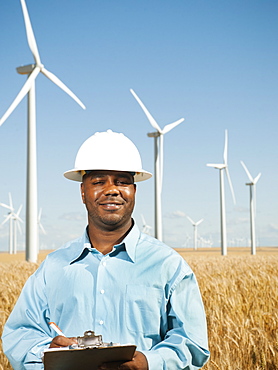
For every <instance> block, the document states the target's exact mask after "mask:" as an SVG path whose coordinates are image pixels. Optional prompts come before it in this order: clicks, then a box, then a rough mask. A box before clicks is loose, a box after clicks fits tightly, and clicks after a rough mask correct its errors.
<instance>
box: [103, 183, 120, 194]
mask: <svg viewBox="0 0 278 370" xmlns="http://www.w3.org/2000/svg"><path fill="white" fill-rule="evenodd" d="M118 194H120V191H119V189H118V186H117V185H116V184H115V183H114V182H109V183H108V184H107V186H106V188H105V195H118Z"/></svg>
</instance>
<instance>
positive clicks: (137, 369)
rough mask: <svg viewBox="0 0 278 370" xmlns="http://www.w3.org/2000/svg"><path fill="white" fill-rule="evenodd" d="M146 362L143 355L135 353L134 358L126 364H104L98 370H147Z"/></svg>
mask: <svg viewBox="0 0 278 370" xmlns="http://www.w3.org/2000/svg"><path fill="white" fill-rule="evenodd" d="M148 369H149V366H148V361H147V359H146V356H145V355H143V353H141V352H138V351H136V352H135V354H134V357H133V359H132V360H131V361H128V362H124V363H121V362H106V363H104V364H102V365H100V366H99V368H98V370H148Z"/></svg>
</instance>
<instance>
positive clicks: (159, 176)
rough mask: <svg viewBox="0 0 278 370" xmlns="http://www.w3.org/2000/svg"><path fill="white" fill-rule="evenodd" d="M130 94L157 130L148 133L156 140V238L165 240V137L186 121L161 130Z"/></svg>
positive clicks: (179, 121)
mask: <svg viewBox="0 0 278 370" xmlns="http://www.w3.org/2000/svg"><path fill="white" fill-rule="evenodd" d="M130 92H131V93H132V95H133V96H134V98H135V99H136V100H137V102H138V103H139V105H140V106H141V108H142V109H143V111H144V113H145V114H146V116H147V118H148V120H149V122H150V124H151V125H152V127H153V128H154V129H155V130H156V131H155V132H152V133H148V136H149V137H153V138H154V163H155V166H154V167H155V171H154V172H155V237H156V238H157V239H158V240H161V241H162V239H163V236H162V235H163V232H162V208H161V194H162V180H163V135H164V134H166V133H167V132H169V131H171V130H172V129H173V128H174V127H176V126H177V125H179V124H180V123H181V122H183V121H184V118H181V119H179V120H178V121H175V122H173V123H169V124H168V125H166V126H165V127H164V128H163V129H161V128H160V127H159V125H158V123H157V122H156V121H155V119H154V118H153V116H152V115H151V114H150V113H149V111H148V110H147V108H146V107H145V105H144V104H143V103H142V101H141V100H140V99H139V97H138V96H137V95H136V93H135V92H134V91H133V90H132V89H130Z"/></svg>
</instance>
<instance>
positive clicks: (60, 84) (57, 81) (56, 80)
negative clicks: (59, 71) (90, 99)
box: [41, 67, 86, 109]
mask: <svg viewBox="0 0 278 370" xmlns="http://www.w3.org/2000/svg"><path fill="white" fill-rule="evenodd" d="M41 72H42V73H43V74H44V75H45V76H46V77H47V78H49V79H50V81H52V82H53V83H55V85H57V86H58V87H60V88H61V89H62V90H64V91H65V92H66V93H67V94H68V95H69V96H70V97H71V98H72V99H73V100H75V101H76V103H77V104H79V105H80V107H82V108H83V109H86V107H85V105H84V104H83V103H82V101H81V100H80V99H79V98H78V97H77V96H76V95H75V94H74V93H73V92H72V91H71V90H70V89H69V88H68V87H67V86H66V85H65V84H64V83H63V82H62V81H61V80H60V79H59V78H58V77H56V76H55V75H54V74H53V73H51V72H49V71H48V70H47V69H45V68H44V67H43V68H42V69H41Z"/></svg>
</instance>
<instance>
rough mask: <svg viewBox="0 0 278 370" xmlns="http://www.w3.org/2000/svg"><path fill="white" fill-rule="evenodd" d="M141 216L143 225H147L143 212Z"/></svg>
mask: <svg viewBox="0 0 278 370" xmlns="http://www.w3.org/2000/svg"><path fill="white" fill-rule="evenodd" d="M141 218H142V222H143V226H145V225H146V221H145V218H144V216H143V215H142V214H141Z"/></svg>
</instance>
